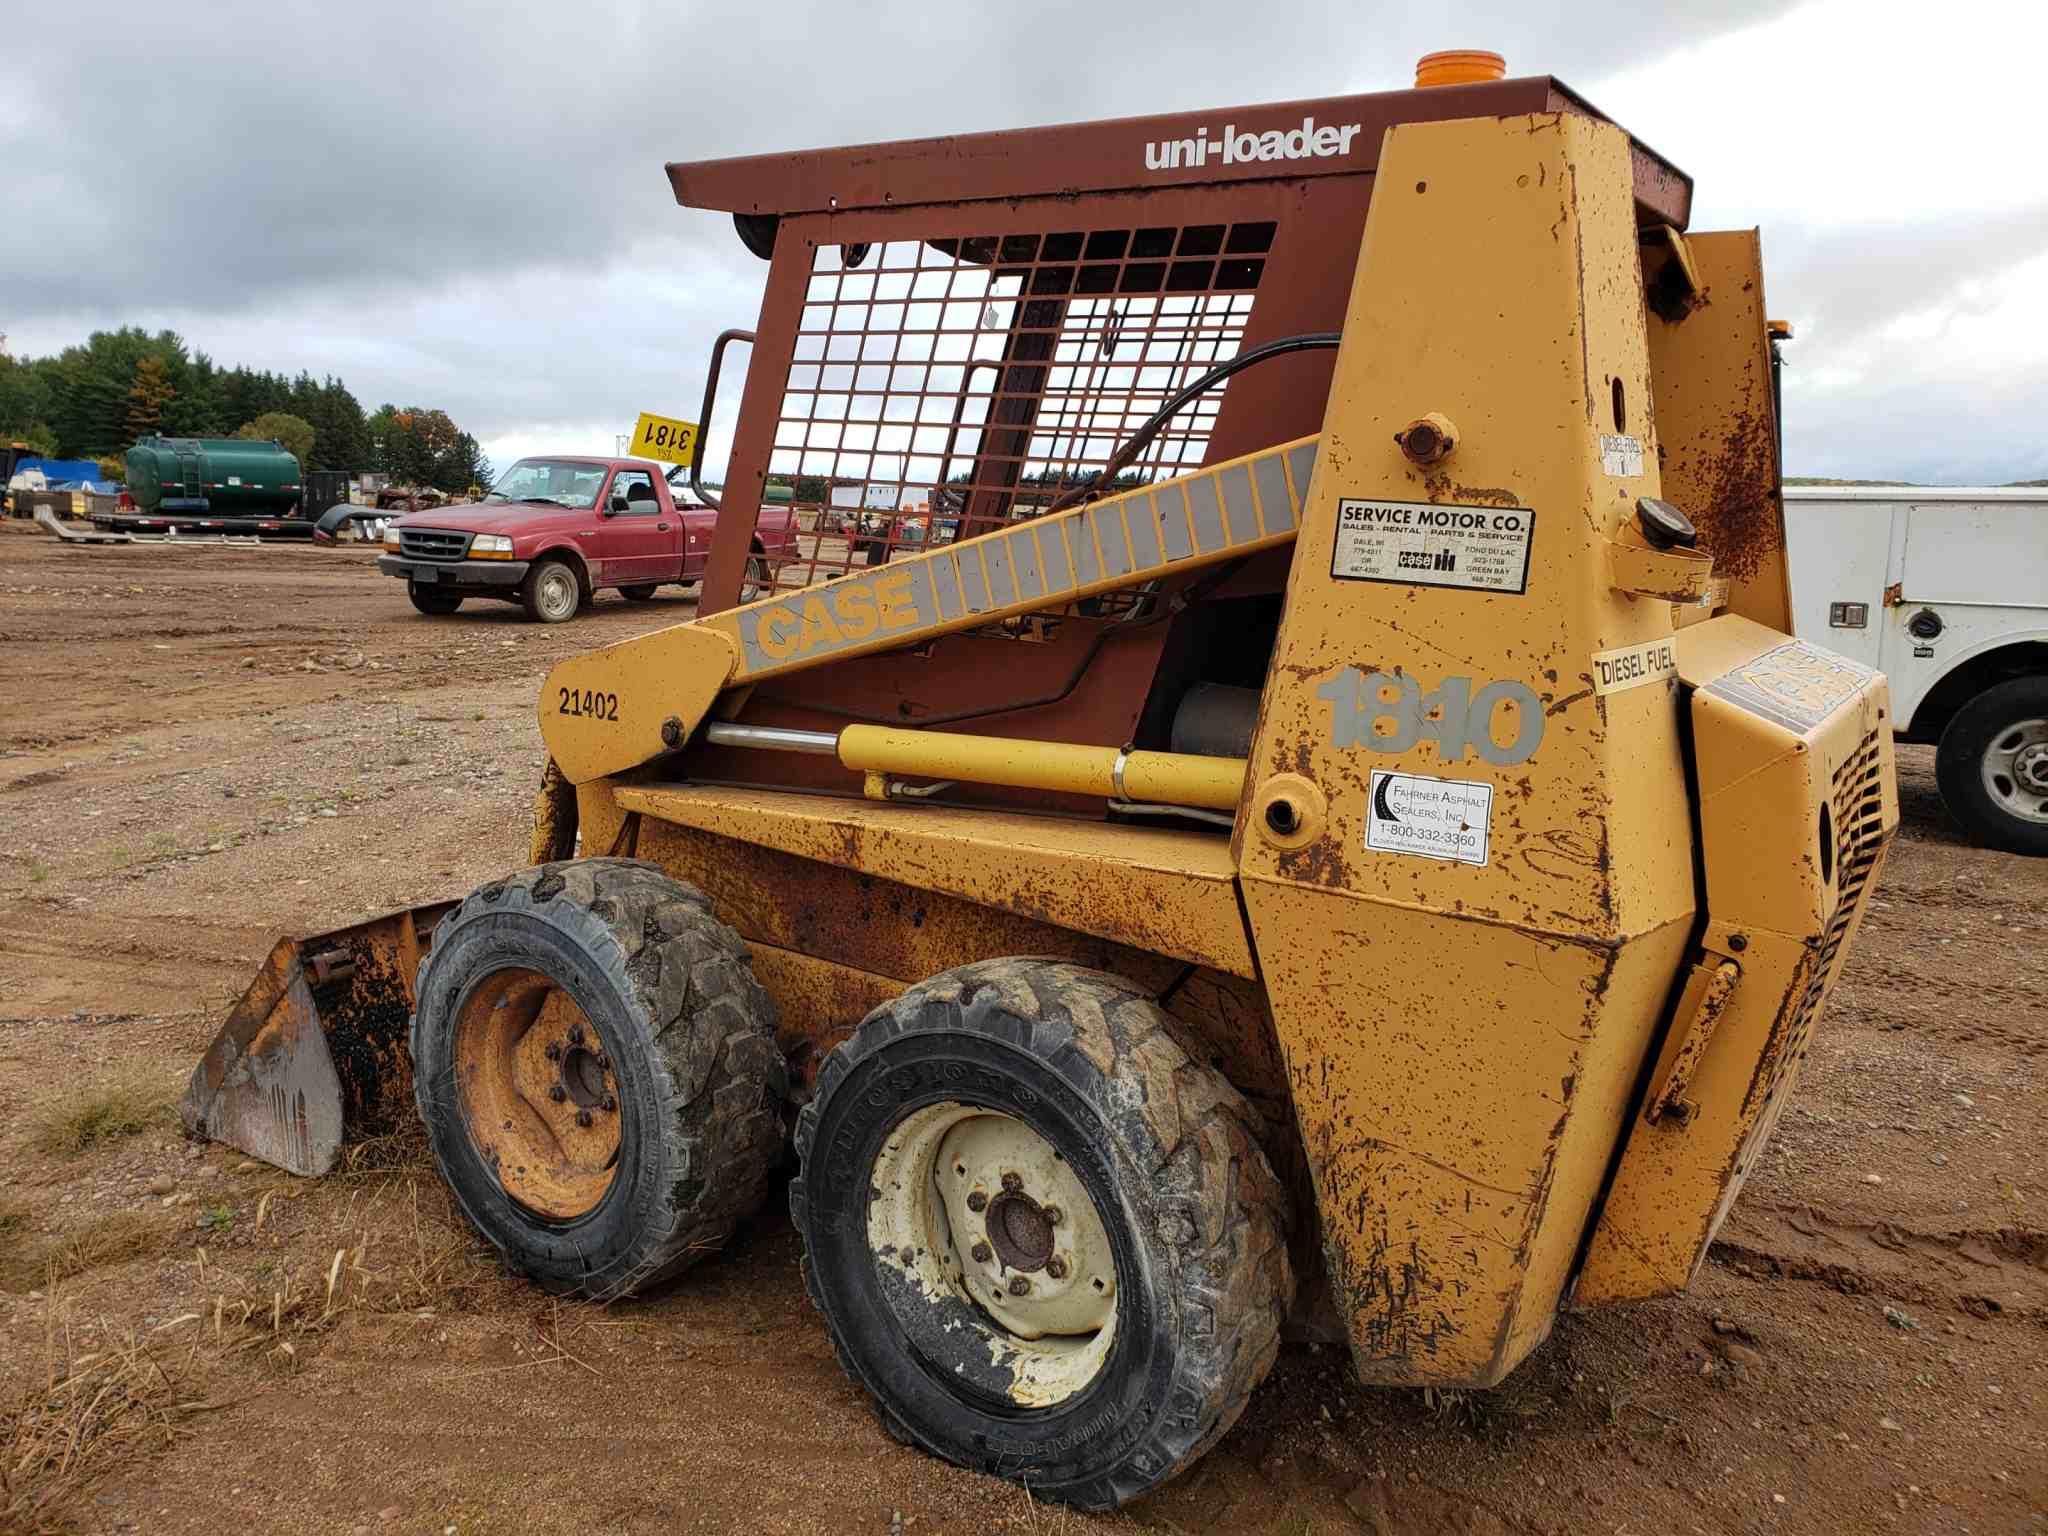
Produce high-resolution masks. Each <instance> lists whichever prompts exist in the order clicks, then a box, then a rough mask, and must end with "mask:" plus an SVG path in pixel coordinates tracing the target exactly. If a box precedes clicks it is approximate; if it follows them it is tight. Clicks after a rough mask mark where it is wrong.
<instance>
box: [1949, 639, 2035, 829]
mask: <svg viewBox="0 0 2048 1536" xmlns="http://www.w3.org/2000/svg"><path fill="white" fill-rule="evenodd" d="M1934 777H1935V782H1936V783H1938V784H1939V785H1940V786H1941V799H1942V803H1943V804H1944V805H1946V806H1947V807H1948V810H1949V814H1950V815H1951V816H1953V817H1955V819H1956V820H1957V821H1959V822H1961V823H1962V825H1963V829H1964V830H1965V831H1966V832H1968V833H1969V834H1970V836H1971V837H1973V838H1974V839H1976V840H1977V841H1978V842H1980V843H1985V844H1987V845H1989V846H1990V847H1993V848H2002V849H2004V850H2005V851H2006V852H2008V853H2024V854H2032V855H2035V856H2037V857H2040V856H2048V677H2020V678H2014V679H2013V680H2012V681H2011V682H2005V683H1999V684H1997V685H1996V686H1995V687H1991V688H1987V689H1985V690H1984V691H1983V692H1982V693H1980V694H1978V695H1977V696H1976V697H1975V698H1974V699H1972V700H1970V702H1969V703H1967V704H1965V705H1964V706H1963V707H1962V708H1961V709H1959V710H1957V711H1956V713H1955V715H1954V717H1953V718H1952V719H1951V720H1950V721H1949V723H1948V728H1947V729H1946V730H1944V731H1943V732H1942V733H1941V744H1940V745H1939V746H1938V747H1936V748H1935V753H1934Z"/></svg>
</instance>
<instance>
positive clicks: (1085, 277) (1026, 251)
mask: <svg viewBox="0 0 2048 1536" xmlns="http://www.w3.org/2000/svg"><path fill="white" fill-rule="evenodd" d="M1273 235H1274V225H1273V224H1272V223H1271V222H1259V223H1240V224H1202V225H1188V226H1186V227H1183V228H1178V229H1101V230H1093V231H1069V232H1059V233H1052V234H1043V235H1040V234H1006V235H988V236H981V237H977V238H973V239H965V240H937V239H934V240H923V241H912V240H905V241H890V242H888V243H886V244H880V245H873V246H822V247H820V248H819V250H818V252H817V255H816V258H815V260H814V262H813V264H812V271H811V276H810V279H809V287H808V291H807V293H806V295H805V303H804V306H803V311H802V315H801V317H800V319H799V322H798V327H797V334H796V342H795V346H794V348H793V352H792V356H791V359H790V365H789V373H788V377H787V380H786V383H785V387H784V392H783V397H782V405H781V410H780V412H779V414H778V418H777V421H776V427H775V439H774V445H773V448H772V450H771V453H770V458H769V464H768V483H769V484H770V485H771V486H783V487H787V488H788V490H789V492H790V493H791V495H792V497H793V499H794V502H795V505H796V511H797V526H798V537H797V542H796V552H795V554H794V556H793V557H792V558H791V559H790V560H789V561H788V562H787V563H785V564H784V565H783V566H782V568H781V570H780V571H779V572H778V573H777V575H778V581H779V584H780V585H783V586H809V585H811V584H812V583H814V582H818V581H823V580H826V579H829V578H830V577H832V576H836V575H840V574H842V573H844V572H845V571H847V570H849V569H852V568H853V567H855V566H857V565H874V564H880V563H882V562H883V561H886V560H888V559H889V558H890V557H891V556H892V555H893V554H894V553H895V552H896V551H897V550H898V549H907V550H917V549H922V548H924V547H926V546H927V545H928V544H933V543H948V542H952V541H954V540H957V539H963V538H969V537H972V536H973V535H975V534H979V533H986V532H988V531H990V530H992V529H996V528H1001V527H1007V526H1008V525H1009V524H1011V523H1013V522H1016V521H1018V520H1020V519H1023V518H1028V517H1035V516H1038V515H1040V514H1041V513H1044V512H1046V511H1049V510H1051V509H1052V508H1053V507H1054V505H1055V504H1056V503H1058V502H1059V500H1060V498H1061V496H1062V495H1063V494H1066V495H1068V500H1069V502H1071V501H1072V500H1073V499H1075V498H1076V497H1077V496H1078V493H1079V489H1080V487H1082V486H1083V485H1085V484H1086V483H1087V482H1088V481H1089V480H1090V479H1091V478H1092V477H1093V476H1094V475H1095V473H1096V472H1097V471H1099V470H1101V469H1102V468H1104V467H1105V466H1106V465H1107V463H1108V461H1109V459H1110V456H1111V455H1112V454H1113V453H1115V451H1116V450H1117V449H1118V448H1119V447H1120V446H1122V445H1123V444H1124V442H1125V441H1126V440H1127V439H1128V438H1129V437H1130V436H1131V435H1132V434H1133V433H1135V432H1136V431H1137V429H1138V428H1139V427H1140V426H1142V425H1143V424H1144V423H1145V421H1146V420H1147V419H1149V418H1150V417H1151V416H1152V415H1153V414H1154V413H1155V412H1156V411H1157V410H1158V409H1159V408H1160V406H1162V405H1163V404H1164V403H1165V402H1166V400H1167V398H1168V397H1169V396H1171V395H1172V394H1173V393H1174V392H1176V391H1177V390H1179V389H1181V388H1182V387H1184V386H1185V385H1187V384H1189V383H1190V382H1192V381H1193V380H1194V379H1196V378H1198V377H1199V376H1200V375H1202V374H1203V373H1205V372H1207V371H1208V370H1209V369H1211V368H1213V367H1215V365H1216V364H1218V363H1220V362H1224V361H1227V360H1228V359H1230V358H1232V357H1234V356H1236V355H1237V352H1238V349H1239V347H1240V346H1241V345H1242V343H1243V340H1244V335H1245V329H1246V327H1247V325H1248V324H1249V323H1250V320H1251V313H1252V302H1253V297H1254V295H1255V293H1256V291H1257V289H1258V285H1259V279H1260V277H1261V275H1262V274H1263V272H1264V270H1265V264H1266V262H1265V259H1266V253H1267V252H1268V251H1269V250H1270V249H1271V247H1272V243H1273ZM1227 387H1228V386H1227V385H1222V386H1218V387H1217V388H1215V389H1212V390H1209V391H1208V392H1206V393H1205V394H1203V395H1202V396H1200V397H1199V398H1198V399H1196V400H1195V401H1194V402H1192V403H1191V404H1189V405H1188V406H1187V407H1185V408H1184V409H1183V410H1182V411H1180V412H1179V413H1178V414H1177V415H1176V416H1175V417H1174V418H1173V419H1172V420H1171V421H1170V422H1169V423H1168V424H1167V426H1166V427H1165V429H1164V430H1163V431H1161V432H1160V434H1159V435H1158V436H1157V437H1156V438H1155V439H1153V441H1152V442H1151V443H1150V444H1149V445H1148V446H1147V447H1146V448H1145V450H1144V452H1143V453H1142V454H1141V455H1140V456H1139V457H1138V458H1137V459H1135V460H1134V461H1133V462H1132V463H1131V464H1130V465H1128V466H1127V467H1126V468H1125V469H1124V470H1123V471H1122V472H1121V473H1120V474H1119V475H1118V476H1117V478H1116V480H1115V482H1114V485H1113V486H1112V487H1111V488H1112V489H1117V490H1122V489H1127V488H1129V487H1132V486H1136V485H1142V484H1149V483H1150V482H1152V481H1155V480H1159V479H1164V478H1169V477H1171V476H1173V475H1177V474H1184V473H1187V472H1188V471H1191V470H1193V469H1195V468H1198V467H1199V466H1200V465H1201V464H1202V463H1203V460H1204V456H1205V455H1206V453H1207V452H1208V446H1209V436H1210V433H1211V432H1212V431H1213V429H1214V427H1215V424H1216V419H1217V416H1218V413H1219V412H1220V411H1221V409H1222V404H1223V398H1224V394H1225V392H1226V389H1227ZM1069 493H1071V494H1069Z"/></svg>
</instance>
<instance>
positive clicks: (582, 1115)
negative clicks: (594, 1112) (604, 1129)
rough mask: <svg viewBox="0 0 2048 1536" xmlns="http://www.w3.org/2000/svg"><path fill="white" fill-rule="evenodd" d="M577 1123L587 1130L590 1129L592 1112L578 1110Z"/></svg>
mask: <svg viewBox="0 0 2048 1536" xmlns="http://www.w3.org/2000/svg"><path fill="white" fill-rule="evenodd" d="M576 1123H577V1124H578V1125H580V1126H582V1127H583V1128H584V1129H585V1130H588V1129H590V1111H589V1110H587V1109H579V1110H577V1111H576Z"/></svg>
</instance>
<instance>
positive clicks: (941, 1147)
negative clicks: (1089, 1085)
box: [868, 1103, 1117, 1408]
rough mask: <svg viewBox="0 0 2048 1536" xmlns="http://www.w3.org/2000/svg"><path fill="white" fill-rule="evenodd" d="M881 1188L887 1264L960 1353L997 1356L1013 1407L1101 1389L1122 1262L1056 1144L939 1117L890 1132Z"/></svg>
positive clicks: (985, 1112)
mask: <svg viewBox="0 0 2048 1536" xmlns="http://www.w3.org/2000/svg"><path fill="white" fill-rule="evenodd" d="M1006 1176H1007V1184H1006ZM870 1182H871V1183H872V1185H873V1187H874V1188H875V1190H877V1191H878V1194H877V1196H876V1198H874V1199H873V1200H871V1201H870V1203H869V1205H868V1244H869V1246H870V1248H872V1249H873V1251H874V1255H875V1262H876V1264H877V1265H886V1266H888V1267H889V1268H890V1269H891V1270H893V1271H894V1272H895V1273H896V1274H897V1275H907V1276H908V1278H909V1279H910V1280H911V1281H912V1283H913V1288H914V1290H913V1293H914V1294H915V1295H916V1296H917V1297H918V1298H919V1299H921V1300H922V1301H924V1302H926V1303H928V1304H930V1305H932V1306H934V1307H936V1308H939V1309H941V1312H942V1313H943V1314H945V1315H946V1316H947V1317H948V1318H949V1321H948V1322H947V1323H946V1324H945V1325H944V1329H943V1332H942V1334H941V1336H942V1337H944V1338H945V1339H946V1340H947V1341H948V1342H949V1343H952V1342H954V1341H956V1340H957V1344H958V1347H960V1348H962V1349H974V1350H985V1351H986V1352H987V1363H988V1364H989V1365H990V1366H991V1367H993V1368H994V1369H995V1371H996V1372H997V1374H998V1375H999V1376H1001V1375H1003V1374H1004V1373H1007V1377H1008V1379H1007V1382H1006V1384H1005V1387H1004V1390H1005V1391H1006V1392H1007V1393H1008V1395H1009V1396H1010V1398H1011V1399H1012V1400H1013V1401H1014V1402H1016V1403H1017V1404H1018V1405H1019V1406H1022V1407H1031V1408H1050V1407H1054V1406H1056V1405H1058V1404H1060V1403H1063V1402H1065V1401H1067V1400H1068V1399H1069V1398H1071V1397H1073V1396H1074V1395H1075V1394H1077V1393H1079V1392H1080V1391H1081V1390H1082V1389H1084V1388H1085V1387H1086V1386H1087V1385H1088V1384H1089V1383H1090V1382H1092V1381H1093V1380H1094V1379H1095V1378H1096V1376H1097V1375H1098V1374H1099V1373H1100V1371H1101V1370H1102V1367H1103V1365H1104V1363H1105V1362H1106V1361H1107V1360H1108V1358H1109V1353H1110V1349H1111V1346H1112V1345H1113V1344H1114V1342H1115V1337H1116V1310H1117V1308H1116V1295H1117V1276H1116V1265H1115V1258H1114V1254H1113V1251H1112V1249H1111V1247H1110V1242H1109V1234H1108V1232H1107V1230H1106V1229H1105V1228H1104V1226H1103V1223H1102V1217H1101V1214H1100V1213H1099V1212H1098V1211H1097V1210H1096V1208H1095V1202H1094V1201H1093V1200H1091V1199H1090V1198H1089V1197H1088V1192H1087V1190H1086V1189H1085V1188H1084V1187H1083V1186H1082V1184H1081V1181H1080V1179H1079V1178H1078V1177H1076V1175H1075V1173H1074V1170H1073V1168H1072V1167H1071V1166H1069V1165H1068V1164H1067V1163H1066V1162H1065V1161H1064V1160H1062V1159H1061V1157H1060V1155H1059V1153H1058V1152H1057V1151H1055V1150H1054V1148H1053V1146H1052V1144H1051V1143H1050V1142H1048V1141H1047V1140H1046V1139H1045V1138H1044V1137H1043V1136H1041V1135H1039V1134H1038V1132H1036V1131H1034V1130H1033V1129H1032V1128H1031V1127H1030V1126H1029V1125H1026V1124H1025V1123H1024V1122H1023V1121H1021V1120H1018V1119H1016V1118H1015V1117H1013V1116H1010V1115H1006V1114H1003V1113H1001V1112H999V1111H996V1110H989V1109H983V1108H980V1107H977V1106H973V1105H966V1104H958V1103H944V1104H933V1105H928V1106H926V1107H925V1108H923V1109H920V1110H917V1111H915V1112H914V1113H912V1114H911V1115H910V1116H908V1117H907V1118H906V1119H905V1120H904V1121H903V1122H902V1123H901V1124H899V1125H898V1126H897V1127H896V1128H895V1129H894V1130H893V1131H892V1132H891V1133H890V1136H889V1139H888V1141H887V1142H886V1143H885V1144H884V1146H883V1148H882V1151H881V1154H880V1156H878V1157H877V1158H876V1160H875V1167H874V1172H873V1175H872V1177H871V1180H870ZM963 1302H964V1303H966V1308H965V1309H964V1310H963V1309H962V1307H961V1305H960V1304H961V1303H963ZM956 1369H958V1367H956ZM977 1374H980V1373H977Z"/></svg>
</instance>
